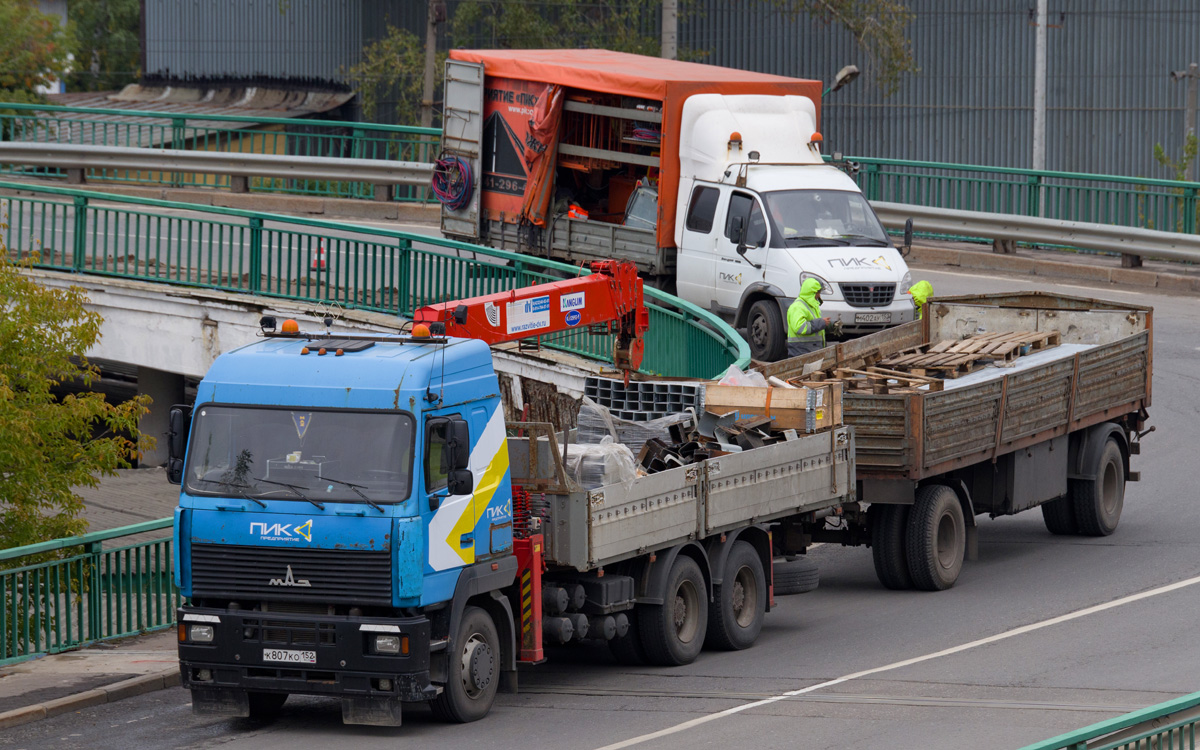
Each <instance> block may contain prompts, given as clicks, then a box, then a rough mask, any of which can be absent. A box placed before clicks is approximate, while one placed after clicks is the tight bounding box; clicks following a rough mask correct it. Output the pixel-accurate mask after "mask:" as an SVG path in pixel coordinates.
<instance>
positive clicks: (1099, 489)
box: [1067, 438, 1125, 536]
mask: <svg viewBox="0 0 1200 750" xmlns="http://www.w3.org/2000/svg"><path fill="white" fill-rule="evenodd" d="M1089 468H1090V469H1091V472H1090V473H1092V474H1094V475H1095V477H1096V478H1095V479H1069V480H1067V484H1068V488H1067V489H1068V493H1069V496H1070V498H1071V504H1072V505H1074V506H1075V520H1076V521H1077V522H1078V524H1079V533H1081V534H1084V535H1086V536H1108V535H1109V534H1111V533H1113V532H1114V531H1116V530H1117V523H1118V522H1119V521H1120V520H1121V510H1122V509H1123V508H1124V506H1125V457H1124V456H1123V455H1122V454H1121V447H1120V446H1119V445H1117V441H1116V440H1113V439H1112V438H1109V439H1108V441H1107V442H1106V443H1105V444H1104V450H1102V451H1100V456H1099V458H1098V459H1097V461H1096V465H1095V466H1092V467H1089Z"/></svg>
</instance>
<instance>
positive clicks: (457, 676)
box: [431, 607, 500, 724]
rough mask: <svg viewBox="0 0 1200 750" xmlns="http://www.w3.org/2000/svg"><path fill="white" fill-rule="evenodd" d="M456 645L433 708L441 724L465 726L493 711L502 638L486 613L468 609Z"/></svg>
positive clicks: (459, 629)
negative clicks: (445, 722) (452, 723)
mask: <svg viewBox="0 0 1200 750" xmlns="http://www.w3.org/2000/svg"><path fill="white" fill-rule="evenodd" d="M454 644H455V653H452V654H449V655H448V657H449V659H450V664H449V665H448V669H447V675H446V684H445V686H444V687H443V689H442V693H441V695H439V696H438V697H437V698H435V699H434V700H433V703H432V704H431V706H432V708H433V714H434V716H436V717H437V718H439V719H441V720H442V721H450V722H455V723H458V724H465V723H467V722H469V721H477V720H479V719H482V718H483V717H484V716H487V714H488V711H490V710H492V702H493V701H495V699H496V688H497V687H498V686H499V684H500V636H499V635H498V634H497V633H496V624H495V623H493V622H492V618H491V616H490V615H489V614H488V613H487V612H486V611H484V610H482V609H480V608H479V607H467V608H465V609H464V610H463V614H462V621H461V622H460V623H459V626H458V634H457V636H456V637H455V639H454Z"/></svg>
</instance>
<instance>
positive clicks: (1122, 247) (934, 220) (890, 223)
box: [871, 202, 1200, 263]
mask: <svg viewBox="0 0 1200 750" xmlns="http://www.w3.org/2000/svg"><path fill="white" fill-rule="evenodd" d="M871 205H872V207H873V208H874V209H875V213H876V214H878V215H879V219H880V221H882V222H883V225H884V226H885V227H887V228H888V229H903V227H904V223H905V221H906V220H907V219H910V218H911V219H912V220H913V226H914V227H915V228H916V229H917V230H918V231H920V232H921V233H923V234H936V235H948V236H952V237H971V238H987V239H1001V240H1013V241H1020V242H1028V243H1034V244H1045V245H1065V246H1068V247H1078V248H1084V249H1087V250H1103V251H1105V252H1112V253H1121V254H1123V255H1133V256H1139V257H1142V258H1161V259H1165V260H1176V261H1184V262H1190V263H1195V262H1197V261H1200V235H1187V234H1177V233H1175V232H1159V231H1155V230H1152V229H1138V228H1135V227H1122V226H1114V225H1112V224H1094V223H1087V222H1082V221H1061V220H1058V219H1040V218H1035V217H1027V216H1014V215H1012V214H997V213H982V212H980V211H958V210H953V209H948V208H935V207H930V206H911V205H905V204H900V203H883V202H876V203H872V204H871Z"/></svg>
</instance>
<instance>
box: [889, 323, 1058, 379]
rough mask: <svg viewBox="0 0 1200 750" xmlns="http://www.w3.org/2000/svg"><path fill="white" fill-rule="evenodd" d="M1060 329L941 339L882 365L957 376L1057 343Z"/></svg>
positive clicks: (919, 374) (921, 373)
mask: <svg viewBox="0 0 1200 750" xmlns="http://www.w3.org/2000/svg"><path fill="white" fill-rule="evenodd" d="M1061 341H1062V337H1061V335H1060V334H1059V332H1058V331H1049V332H1046V333H1039V332H1036V331H1006V332H1003V333H981V334H976V335H974V336H970V337H968V338H965V339H962V340H961V341H952V340H948V341H939V342H937V343H935V344H922V345H921V346H918V347H915V348H913V349H908V350H905V351H903V352H898V353H896V354H893V355H892V356H890V357H888V358H887V359H885V360H883V361H882V362H880V363H879V364H880V366H882V367H887V368H890V369H893V370H898V371H903V372H906V373H909V374H911V375H914V376H917V377H925V376H927V375H929V374H930V373H936V374H938V375H941V376H942V377H946V378H957V377H958V376H959V375H966V374H967V373H969V372H974V371H975V370H978V369H979V368H981V367H984V366H986V365H999V366H1004V365H1006V364H1011V363H1012V362H1013V360H1015V359H1016V358H1017V357H1020V356H1022V355H1024V354H1029V353H1031V352H1035V351H1041V350H1043V349H1048V348H1049V347H1052V346H1058V345H1059V343H1060V342H1061Z"/></svg>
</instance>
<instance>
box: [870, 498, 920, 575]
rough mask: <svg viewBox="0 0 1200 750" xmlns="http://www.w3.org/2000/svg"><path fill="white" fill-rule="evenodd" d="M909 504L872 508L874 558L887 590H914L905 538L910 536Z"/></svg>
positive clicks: (872, 554)
mask: <svg viewBox="0 0 1200 750" xmlns="http://www.w3.org/2000/svg"><path fill="white" fill-rule="evenodd" d="M908 513H909V508H908V506H907V505H872V506H871V508H870V510H869V511H868V515H869V516H870V518H871V557H872V558H874V560H875V576H876V577H877V578H879V582H880V583H882V584H883V585H884V587H885V588H889V589H892V590H893V591H904V590H905V589H911V588H912V587H913V581H912V576H911V575H909V573H908V556H907V554H906V553H905V537H906V536H907V535H908Z"/></svg>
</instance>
